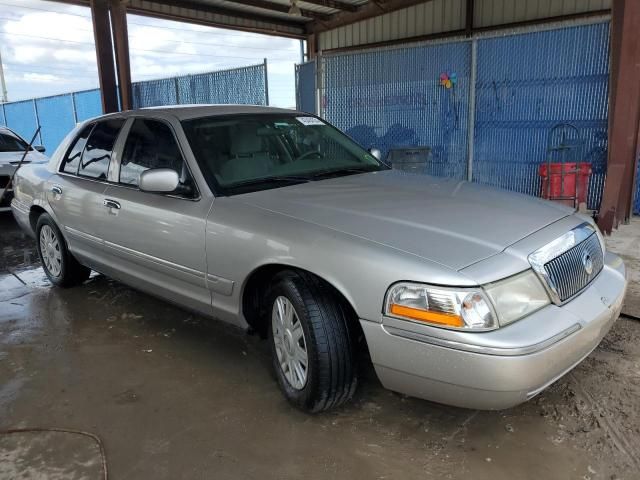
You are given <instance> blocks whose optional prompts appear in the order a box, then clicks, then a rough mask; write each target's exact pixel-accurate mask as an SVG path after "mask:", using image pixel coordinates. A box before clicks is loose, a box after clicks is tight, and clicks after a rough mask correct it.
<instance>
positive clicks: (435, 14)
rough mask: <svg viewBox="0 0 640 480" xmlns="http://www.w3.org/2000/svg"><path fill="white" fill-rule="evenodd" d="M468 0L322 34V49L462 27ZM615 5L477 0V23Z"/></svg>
mask: <svg viewBox="0 0 640 480" xmlns="http://www.w3.org/2000/svg"><path fill="white" fill-rule="evenodd" d="M638 1H640V0H638ZM465 7H466V1H465V0H430V1H425V2H424V3H420V4H417V5H414V6H412V7H408V8H404V9H402V10H396V11H395V12H391V13H386V14H384V15H379V16H377V17H373V18H369V19H367V20H362V21H360V22H356V23H354V24H351V25H346V26H343V27H339V28H336V29H333V30H329V31H328V32H323V33H320V34H319V36H318V45H319V48H320V49H321V50H330V49H333V48H343V47H352V46H357V45H365V44H369V43H378V42H386V41H390V40H401V39H403V38H411V37H417V36H422V35H431V34H437V33H444V32H451V31H455V30H461V29H463V28H464V26H465ZM610 8H611V0H475V12H474V25H475V26H476V27H490V26H492V25H500V24H503V23H513V22H523V21H529V20H536V19H540V18H548V17H555V16H559V15H572V14H579V13H587V12H593V11H598V10H606V9H610Z"/></svg>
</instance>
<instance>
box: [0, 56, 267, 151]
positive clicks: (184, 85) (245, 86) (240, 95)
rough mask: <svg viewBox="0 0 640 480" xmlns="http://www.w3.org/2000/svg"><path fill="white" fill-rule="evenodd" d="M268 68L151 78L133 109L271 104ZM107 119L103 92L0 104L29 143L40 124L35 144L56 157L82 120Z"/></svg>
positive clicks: (138, 87)
mask: <svg viewBox="0 0 640 480" xmlns="http://www.w3.org/2000/svg"><path fill="white" fill-rule="evenodd" d="M265 76H266V65H265V64H260V65H252V66H249V67H241V68H234V69H231V70H222V71H218V72H209V73H202V74H198V75H185V76H181V77H173V78H165V79H161V80H149V81H146V82H136V83H134V84H133V86H132V87H133V106H134V108H142V107H153V106H158V105H174V104H190V103H201V104H202V103H221V104H224V103H236V104H240V103H242V104H245V103H247V104H252V105H266V103H267V93H266V88H267V86H266V84H265ZM99 115H102V103H101V99H100V90H98V89H95V90H87V91H83V92H74V93H67V94H64V95H57V96H53V97H44V98H37V99H32V100H24V101H21V102H12V103H5V104H2V105H0V125H6V126H8V127H9V128H11V129H12V130H14V131H15V132H17V133H18V134H19V135H20V136H22V137H24V138H25V139H26V140H27V141H29V140H30V139H31V137H32V136H33V134H34V132H35V131H36V128H37V127H38V125H40V128H41V130H40V135H39V137H38V138H36V141H35V143H36V144H38V143H40V144H42V145H44V146H45V147H46V149H47V153H49V154H51V153H53V152H54V150H55V149H56V148H57V147H58V145H59V144H60V141H61V140H62V139H63V138H64V137H65V136H66V135H67V133H69V132H70V131H71V129H72V128H73V127H74V126H75V125H76V123H78V122H82V121H84V120H87V119H89V118H93V117H97V116H99Z"/></svg>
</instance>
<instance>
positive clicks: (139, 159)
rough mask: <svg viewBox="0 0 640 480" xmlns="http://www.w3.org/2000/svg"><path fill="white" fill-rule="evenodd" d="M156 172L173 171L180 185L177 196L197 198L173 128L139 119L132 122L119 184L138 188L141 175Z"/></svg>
mask: <svg viewBox="0 0 640 480" xmlns="http://www.w3.org/2000/svg"><path fill="white" fill-rule="evenodd" d="M153 168H170V169H171V170H174V171H176V172H177V173H178V175H179V177H180V185H179V187H178V189H176V191H175V192H174V194H176V195H180V196H183V197H186V198H193V197H195V187H194V184H193V179H192V178H191V175H190V173H189V169H188V168H187V165H186V163H185V161H184V159H183V158H182V154H181V153H180V149H179V148H178V143H177V141H176V139H175V137H174V136H173V132H172V130H171V128H170V127H169V126H168V125H167V124H166V123H164V122H161V121H158V120H149V119H142V118H138V119H136V120H135V121H134V122H133V125H132V126H131V130H129V135H128V137H127V141H126V143H125V146H124V152H123V154H122V161H121V162H120V178H119V182H120V183H122V184H125V185H131V186H135V187H137V186H138V185H139V184H140V174H141V173H142V172H144V171H145V170H149V169H153Z"/></svg>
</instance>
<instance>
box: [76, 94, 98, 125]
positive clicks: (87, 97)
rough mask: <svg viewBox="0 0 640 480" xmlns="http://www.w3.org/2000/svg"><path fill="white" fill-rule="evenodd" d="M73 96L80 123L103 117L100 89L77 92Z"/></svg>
mask: <svg viewBox="0 0 640 480" xmlns="http://www.w3.org/2000/svg"><path fill="white" fill-rule="evenodd" d="M72 95H73V100H74V104H75V107H76V118H77V119H78V122H83V121H85V120H88V119H89V118H94V117H98V116H100V115H102V100H101V99H100V90H99V89H97V88H96V89H95V90H86V91H84V92H76V93H73V94H72Z"/></svg>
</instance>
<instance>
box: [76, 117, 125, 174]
mask: <svg viewBox="0 0 640 480" xmlns="http://www.w3.org/2000/svg"><path fill="white" fill-rule="evenodd" d="M123 124H124V119H121V118H114V119H111V120H105V121H103V122H99V123H98V124H97V125H96V126H95V128H94V129H93V131H92V132H91V135H89V139H88V140H87V145H86V147H85V149H84V153H83V154H82V158H81V161H80V168H79V169H78V175H81V176H83V177H89V178H95V179H98V180H106V179H107V174H108V172H109V163H110V162H111V152H112V151H113V146H114V144H115V143H116V138H118V133H119V132H120V129H121V128H122V125H123Z"/></svg>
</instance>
